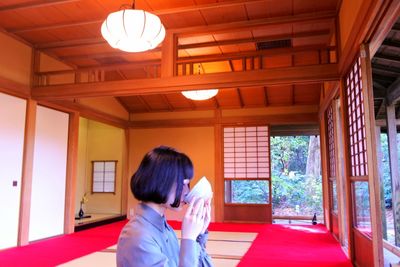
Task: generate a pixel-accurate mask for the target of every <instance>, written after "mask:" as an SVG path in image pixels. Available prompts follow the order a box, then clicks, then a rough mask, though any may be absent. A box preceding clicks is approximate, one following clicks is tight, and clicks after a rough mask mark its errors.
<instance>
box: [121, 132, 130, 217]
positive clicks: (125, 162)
mask: <svg viewBox="0 0 400 267" xmlns="http://www.w3.org/2000/svg"><path fill="white" fill-rule="evenodd" d="M124 134H125V148H124V152H123V157H122V179H121V190H122V191H121V214H122V215H125V214H129V212H128V206H129V205H128V199H129V198H128V194H129V192H130V186H129V184H130V179H129V178H130V173H129V152H130V151H129V147H130V146H129V128H128V129H125V130H124Z"/></svg>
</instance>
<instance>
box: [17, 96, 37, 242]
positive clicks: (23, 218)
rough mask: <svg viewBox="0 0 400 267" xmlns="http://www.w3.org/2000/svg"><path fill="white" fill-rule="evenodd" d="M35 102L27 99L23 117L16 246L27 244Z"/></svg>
mask: <svg viewBox="0 0 400 267" xmlns="http://www.w3.org/2000/svg"><path fill="white" fill-rule="evenodd" d="M36 109H37V103H36V101H34V100H31V99H28V100H27V106H26V119H25V142H24V152H23V153H24V154H23V160H22V183H21V202H20V211H19V227H18V246H24V245H27V244H29V216H30V212H31V195H32V172H33V153H34V147H35V129H36Z"/></svg>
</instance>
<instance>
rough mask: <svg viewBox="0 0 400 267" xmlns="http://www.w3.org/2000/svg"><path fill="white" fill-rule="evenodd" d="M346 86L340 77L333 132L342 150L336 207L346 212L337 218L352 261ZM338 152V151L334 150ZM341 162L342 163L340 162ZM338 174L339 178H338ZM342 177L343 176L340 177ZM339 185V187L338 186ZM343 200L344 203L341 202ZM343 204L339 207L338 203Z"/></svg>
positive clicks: (339, 158)
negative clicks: (338, 102)
mask: <svg viewBox="0 0 400 267" xmlns="http://www.w3.org/2000/svg"><path fill="white" fill-rule="evenodd" d="M345 90H346V86H345V85H344V80H343V79H342V80H341V81H340V107H341V109H340V110H341V114H340V119H339V117H337V120H340V123H339V122H338V123H336V124H337V125H338V127H337V128H335V132H336V133H337V135H340V139H341V142H340V141H338V142H337V143H336V144H338V145H339V143H340V145H341V149H340V151H341V152H342V154H341V155H339V154H338V157H337V159H338V161H340V162H338V164H337V165H336V166H339V164H340V166H341V167H339V168H338V169H337V170H338V171H337V174H336V175H337V177H338V179H337V181H338V182H339V181H340V183H341V184H340V185H339V184H338V185H337V188H339V189H338V196H339V197H340V198H341V199H342V200H343V201H341V202H342V203H341V202H339V205H338V208H339V209H341V210H342V211H343V210H345V212H346V218H345V219H341V218H340V219H339V226H340V227H341V231H342V234H343V235H344V234H345V231H346V229H347V236H346V238H347V242H348V250H347V253H348V255H349V257H350V259H351V261H352V262H353V261H354V255H355V251H354V248H353V246H354V235H353V230H352V226H353V204H352V203H353V197H352V194H351V182H350V168H351V167H350V150H349V149H348V148H349V147H350V140H349V138H348V132H347V129H348V114H347V109H346V107H347V105H346V101H347V99H346V93H345ZM336 153H338V152H336ZM341 157H342V158H341ZM341 163H343V165H342V164H341ZM339 175H340V178H339ZM342 177H343V178H342ZM339 186H340V187H339ZM343 202H344V203H343ZM341 204H342V205H343V207H342V208H341V206H340V205H341ZM341 216H344V214H341ZM341 222H343V223H345V224H346V225H343V223H342V224H340V223H341Z"/></svg>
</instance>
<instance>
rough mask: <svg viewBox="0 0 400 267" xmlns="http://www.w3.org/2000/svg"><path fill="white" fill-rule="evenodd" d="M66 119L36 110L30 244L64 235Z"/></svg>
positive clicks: (62, 114)
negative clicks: (33, 241)
mask: <svg viewBox="0 0 400 267" xmlns="http://www.w3.org/2000/svg"><path fill="white" fill-rule="evenodd" d="M68 119H69V115H68V114H67V113H64V112H60V111H56V110H53V109H49V108H45V107H41V106H38V109H37V117H36V132H35V152H34V160H33V174H32V200H31V212H30V223H29V241H32V240H38V239H43V238H47V237H51V236H55V235H60V234H63V233H64V210H65V186H66V166H67V145H68Z"/></svg>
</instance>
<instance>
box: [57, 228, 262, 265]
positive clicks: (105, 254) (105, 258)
mask: <svg viewBox="0 0 400 267" xmlns="http://www.w3.org/2000/svg"><path fill="white" fill-rule="evenodd" d="M176 234H177V236H178V238H180V237H181V231H176ZM256 236H257V233H241V232H218V231H212V232H210V233H209V238H208V242H207V252H208V254H209V255H210V256H211V257H212V260H213V263H214V265H215V267H231V266H232V267H233V266H236V265H237V264H238V263H239V261H240V259H241V258H242V257H243V255H244V254H245V253H246V252H247V250H248V249H249V248H250V246H251V243H252V242H253V240H254V239H255V238H256ZM116 249H117V245H113V246H110V247H108V248H107V249H105V250H103V251H99V252H95V253H92V254H89V255H86V256H84V257H81V258H78V259H75V260H72V261H70V262H67V263H65V264H62V265H60V266H63V267H91V266H93V267H103V266H104V267H106V266H107V267H114V266H116V264H115V252H116Z"/></svg>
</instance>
